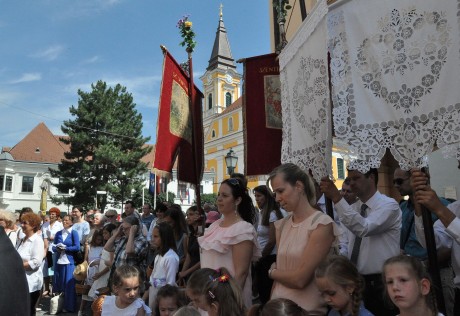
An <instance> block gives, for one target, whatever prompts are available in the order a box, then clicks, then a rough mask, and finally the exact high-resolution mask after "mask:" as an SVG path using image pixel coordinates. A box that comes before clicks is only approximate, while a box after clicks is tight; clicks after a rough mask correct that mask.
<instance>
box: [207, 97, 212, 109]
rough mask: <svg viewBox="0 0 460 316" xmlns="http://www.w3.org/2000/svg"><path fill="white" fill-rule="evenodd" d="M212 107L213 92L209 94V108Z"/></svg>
mask: <svg viewBox="0 0 460 316" xmlns="http://www.w3.org/2000/svg"><path fill="white" fill-rule="evenodd" d="M210 109H212V93H210V94H208V110H210Z"/></svg>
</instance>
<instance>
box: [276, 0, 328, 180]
mask: <svg viewBox="0 0 460 316" xmlns="http://www.w3.org/2000/svg"><path fill="white" fill-rule="evenodd" d="M326 13H327V7H326V2H325V1H320V2H318V3H317V6H316V7H315V8H314V10H313V11H312V13H311V15H310V17H311V18H307V20H306V21H305V22H304V24H303V25H302V26H301V30H308V32H306V33H305V32H302V31H299V32H298V33H297V34H296V36H295V37H294V38H293V40H292V41H291V42H290V43H289V45H288V46H287V47H286V49H285V50H284V51H283V52H282V53H281V54H280V79H281V87H282V91H281V102H282V104H283V107H282V118H283V144H282V152H281V162H283V163H285V162H292V163H295V164H297V165H299V166H300V167H301V168H302V169H304V170H306V171H308V170H309V169H310V170H311V171H312V173H313V177H314V178H315V180H317V181H318V182H319V181H320V179H321V177H324V176H326V175H328V174H331V169H332V167H331V157H330V153H331V150H332V137H331V130H330V126H331V117H330V116H331V111H330V106H329V104H330V102H329V101H330V99H329V85H328V73H327V67H326V66H327V47H326V43H325V41H324V38H325V37H326V33H327V32H326V19H325V16H326ZM306 34H307V36H306ZM321 43H324V44H323V45H321Z"/></svg>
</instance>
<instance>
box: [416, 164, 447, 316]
mask: <svg viewBox="0 0 460 316" xmlns="http://www.w3.org/2000/svg"><path fill="white" fill-rule="evenodd" d="M422 171H423V172H425V174H426V175H427V177H428V183H427V184H429V179H430V177H429V172H428V168H422ZM414 207H415V208H420V210H421V212H422V220H423V228H424V229H423V231H424V233H425V242H426V251H427V254H428V272H429V273H430V275H431V278H432V279H433V283H434V288H435V291H436V301H437V304H438V309H439V311H440V312H441V313H443V314H446V305H445V301H444V295H443V292H442V284H441V275H440V274H439V264H438V254H437V251H436V241H435V237H434V229H433V218H432V217H431V212H430V211H429V210H428V209H427V208H426V207H424V206H423V205H420V204H418V203H415V202H414ZM414 216H415V214H414Z"/></svg>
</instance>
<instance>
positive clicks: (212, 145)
mask: <svg viewBox="0 0 460 316" xmlns="http://www.w3.org/2000/svg"><path fill="white" fill-rule="evenodd" d="M200 79H201V80H202V81H203V93H204V102H203V131H204V157H205V170H207V171H211V172H214V173H215V179H214V190H213V191H214V192H217V191H218V185H219V183H220V182H222V181H223V180H224V179H226V178H228V177H229V175H228V173H227V166H226V164H225V159H224V157H225V155H226V154H227V153H228V152H229V151H230V149H232V150H233V151H234V152H235V154H236V156H237V157H238V164H237V166H236V168H235V171H234V172H240V173H242V171H243V170H244V143H243V142H244V137H243V114H242V107H241V102H242V98H241V79H242V75H241V74H239V73H238V72H237V69H236V63H235V60H234V59H233V57H232V52H231V50H230V43H229V41H228V37H227V30H226V29H225V26H224V21H223V17H222V11H221V12H220V16H219V24H218V27H217V32H216V38H215V41H214V46H213V49H212V53H211V58H210V59H209V64H208V67H207V68H206V72H205V73H204V74H203V76H201V78H200Z"/></svg>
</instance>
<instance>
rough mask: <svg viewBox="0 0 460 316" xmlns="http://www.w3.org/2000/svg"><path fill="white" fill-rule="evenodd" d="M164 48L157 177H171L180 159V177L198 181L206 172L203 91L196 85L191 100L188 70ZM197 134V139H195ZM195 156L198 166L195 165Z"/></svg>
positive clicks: (155, 167)
mask: <svg viewBox="0 0 460 316" xmlns="http://www.w3.org/2000/svg"><path fill="white" fill-rule="evenodd" d="M163 51H164V63H163V80H162V83H161V94H160V104H159V109H158V112H159V113H158V123H157V138H156V139H157V143H156V145H155V158H154V162H153V170H154V172H155V173H156V174H157V176H158V175H159V176H161V177H163V176H164V177H168V178H169V177H170V175H171V172H172V168H173V166H174V162H175V161H176V158H178V162H177V178H178V180H179V181H184V182H189V183H195V182H196V180H197V179H199V180H200V181H201V178H202V174H203V161H204V157H203V123H202V122H203V120H202V109H201V102H202V98H203V94H202V93H201V91H200V90H199V89H198V88H197V87H196V86H194V91H193V94H192V95H193V102H189V91H188V90H189V77H188V75H187V73H186V72H185V71H184V70H183V69H182V68H181V67H180V65H179V64H178V63H177V62H176V61H175V60H174V58H173V57H172V56H171V54H170V53H169V52H168V51H167V50H166V49H164V50H163ZM190 104H191V105H190ZM191 107H193V108H191ZM194 133H195V140H196V141H195V142H194V141H193V135H194ZM193 145H195V148H193ZM194 159H195V160H196V163H197V166H198V168H196V165H195V160H194ZM196 170H198V171H196ZM197 172H198V175H197V174H196V173H197Z"/></svg>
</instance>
